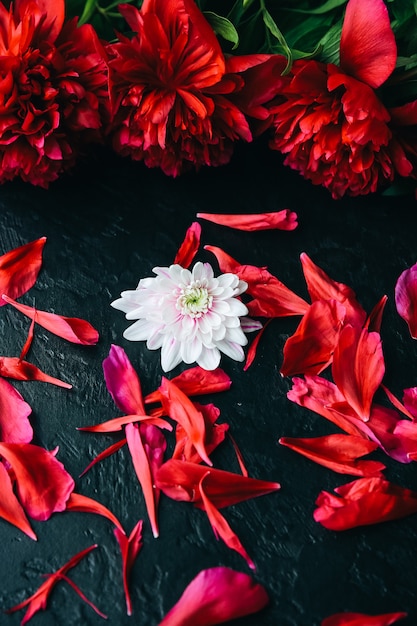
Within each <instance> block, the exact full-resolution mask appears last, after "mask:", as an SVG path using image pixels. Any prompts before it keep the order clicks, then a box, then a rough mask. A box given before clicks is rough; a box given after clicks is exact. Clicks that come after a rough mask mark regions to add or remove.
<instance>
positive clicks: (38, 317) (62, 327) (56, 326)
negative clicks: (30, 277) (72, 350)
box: [2, 294, 99, 346]
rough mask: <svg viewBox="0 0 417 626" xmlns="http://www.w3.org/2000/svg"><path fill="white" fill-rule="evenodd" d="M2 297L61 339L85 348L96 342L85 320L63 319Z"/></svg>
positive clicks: (4, 296) (90, 327)
mask: <svg viewBox="0 0 417 626" xmlns="http://www.w3.org/2000/svg"><path fill="white" fill-rule="evenodd" d="M2 297H3V300H5V301H6V302H7V303H8V304H11V305H12V306H14V308H15V309H17V310H18V311H20V312H21V313H23V314H24V315H27V317H29V318H30V319H34V318H35V322H36V323H37V324H39V326H42V327H43V328H46V330H49V332H51V333H53V334H55V335H58V337H61V338H62V339H66V340H67V341H71V342H72V343H79V344H83V345H87V346H93V345H95V344H96V343H97V341H98V338H99V336H98V332H97V331H96V329H95V328H93V327H92V326H91V324H89V322H86V321H85V320H82V319H79V318H78V317H64V316H63V315H57V314H55V313H47V312H46V311H40V310H39V309H35V308H33V307H31V306H27V305H26V304H21V303H20V302H16V301H15V300H13V299H12V298H9V297H8V296H7V295H5V294H3V296H2Z"/></svg>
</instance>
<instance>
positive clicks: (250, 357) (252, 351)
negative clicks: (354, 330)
mask: <svg viewBox="0 0 417 626" xmlns="http://www.w3.org/2000/svg"><path fill="white" fill-rule="evenodd" d="M271 321H272V320H270V319H269V320H268V321H267V322H265V324H264V325H263V326H262V328H261V330H260V331H259V332H258V334H257V335H256V337H255V339H254V340H253V341H252V342H251V344H250V346H249V349H248V352H247V354H246V362H245V365H244V367H243V371H244V372H246V371H247V370H248V369H249V368H250V366H251V365H252V363H253V362H254V360H255V358H256V352H257V350H258V346H259V342H260V340H261V339H262V336H263V334H264V332H265V329H266V328H267V326H268V325H269V324H270V323H271Z"/></svg>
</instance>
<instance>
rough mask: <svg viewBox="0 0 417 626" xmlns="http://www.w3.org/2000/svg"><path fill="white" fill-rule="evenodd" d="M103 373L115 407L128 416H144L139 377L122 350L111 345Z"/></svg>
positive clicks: (104, 362)
mask: <svg viewBox="0 0 417 626" xmlns="http://www.w3.org/2000/svg"><path fill="white" fill-rule="evenodd" d="M103 372H104V379H105V381H106V387H107V389H108V391H109V393H110V395H111V397H112V398H113V400H114V403H115V405H116V406H117V407H118V408H119V409H120V410H121V411H123V412H124V413H127V414H128V415H133V414H135V415H146V410H145V406H144V403H143V398H142V388H141V384H140V380H139V377H138V375H137V373H136V371H135V369H134V368H133V366H132V364H131V362H130V360H129V357H128V356H127V354H126V352H125V351H124V350H123V348H121V347H120V346H116V345H114V344H112V345H111V347H110V351H109V355H108V357H106V358H105V359H104V361H103Z"/></svg>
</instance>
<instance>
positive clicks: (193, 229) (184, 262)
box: [174, 222, 201, 268]
mask: <svg viewBox="0 0 417 626" xmlns="http://www.w3.org/2000/svg"><path fill="white" fill-rule="evenodd" d="M200 237H201V226H200V224H199V223H198V222H193V223H192V224H191V226H190V228H189V229H188V230H187V232H186V234H185V239H184V241H183V242H182V244H181V246H180V247H179V250H178V252H177V254H176V255H175V259H174V264H178V265H181V267H185V268H188V267H190V265H191V263H192V262H193V260H194V257H195V255H196V254H197V252H198V249H199V247H200Z"/></svg>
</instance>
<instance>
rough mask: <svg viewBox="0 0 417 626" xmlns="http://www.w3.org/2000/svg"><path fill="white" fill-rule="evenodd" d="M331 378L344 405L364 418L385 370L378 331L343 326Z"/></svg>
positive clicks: (368, 412)
mask: <svg viewBox="0 0 417 626" xmlns="http://www.w3.org/2000/svg"><path fill="white" fill-rule="evenodd" d="M332 373H333V380H334V382H335V383H336V385H337V387H338V388H339V389H340V391H341V392H342V394H343V395H344V397H345V399H346V401H347V402H348V404H349V405H350V406H351V407H352V409H354V411H356V413H357V414H358V415H359V417H360V418H361V419H363V420H364V421H366V420H368V419H369V416H370V412H371V405H372V400H373V397H374V394H375V392H376V390H377V389H378V387H379V386H380V384H381V382H382V379H383V377H384V373H385V363H384V356H383V353H382V344H381V337H380V335H379V333H376V332H368V330H367V329H366V328H363V329H362V330H361V329H359V328H353V327H352V326H350V325H347V326H345V327H344V328H343V329H342V331H341V332H340V335H339V342H338V344H337V346H336V349H335V351H334V355H333V365H332Z"/></svg>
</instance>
